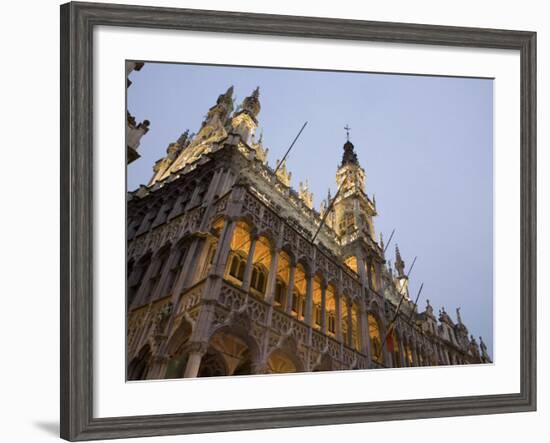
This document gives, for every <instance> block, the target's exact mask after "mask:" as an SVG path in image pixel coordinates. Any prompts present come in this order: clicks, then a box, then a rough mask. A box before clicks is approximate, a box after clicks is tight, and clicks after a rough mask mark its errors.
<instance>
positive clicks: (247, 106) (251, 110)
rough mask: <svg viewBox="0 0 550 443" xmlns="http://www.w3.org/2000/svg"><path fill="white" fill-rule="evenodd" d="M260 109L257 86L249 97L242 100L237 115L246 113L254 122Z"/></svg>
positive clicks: (258, 88)
mask: <svg viewBox="0 0 550 443" xmlns="http://www.w3.org/2000/svg"><path fill="white" fill-rule="evenodd" d="M261 109H262V107H261V105H260V87H259V86H258V87H257V88H256V89H254V91H252V94H251V95H249V96H248V97H246V98H245V99H244V100H243V102H242V105H241V107H240V111H239V112H238V114H242V113H246V114H248V115H249V116H250V117H252V118H253V119H254V120H255V119H256V117H257V115H258V114H259V113H260V110H261Z"/></svg>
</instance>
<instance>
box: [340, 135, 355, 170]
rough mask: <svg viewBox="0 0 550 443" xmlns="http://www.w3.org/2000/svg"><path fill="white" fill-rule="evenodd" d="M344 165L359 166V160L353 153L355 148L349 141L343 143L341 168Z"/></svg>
mask: <svg viewBox="0 0 550 443" xmlns="http://www.w3.org/2000/svg"><path fill="white" fill-rule="evenodd" d="M344 165H357V166H359V160H358V159H357V154H356V153H355V147H354V146H353V143H352V142H350V141H349V140H348V141H347V142H346V143H344V155H343V156H342V166H344Z"/></svg>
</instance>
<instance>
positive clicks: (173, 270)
mask: <svg viewBox="0 0 550 443" xmlns="http://www.w3.org/2000/svg"><path fill="white" fill-rule="evenodd" d="M186 253H187V246H185V245H181V244H179V245H176V253H175V255H174V257H173V259H172V263H171V264H170V271H169V273H168V279H167V281H166V286H165V289H164V290H165V291H166V292H167V295H170V294H172V291H173V290H174V289H175V286H176V281H177V278H178V276H179V275H180V273H181V271H182V269H183V263H184V262H185V257H186V255H187V254H186Z"/></svg>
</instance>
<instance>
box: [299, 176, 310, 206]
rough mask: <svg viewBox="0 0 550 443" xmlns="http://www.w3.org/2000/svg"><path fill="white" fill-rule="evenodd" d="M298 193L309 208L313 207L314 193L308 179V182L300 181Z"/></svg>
mask: <svg viewBox="0 0 550 443" xmlns="http://www.w3.org/2000/svg"><path fill="white" fill-rule="evenodd" d="M298 194H299V196H300V198H301V199H302V201H303V202H304V203H305V205H306V206H307V207H308V208H309V209H312V208H313V194H312V193H311V192H310V190H309V184H308V182H307V180H306V182H305V183H304V182H300V188H299V191H298Z"/></svg>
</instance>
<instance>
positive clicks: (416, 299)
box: [407, 282, 424, 323]
mask: <svg viewBox="0 0 550 443" xmlns="http://www.w3.org/2000/svg"><path fill="white" fill-rule="evenodd" d="M423 287H424V282H422V284H421V285H420V289H419V290H418V294H416V298H415V299H414V305H413V307H412V310H411V314H410V315H409V319H408V320H407V323H410V322H411V319H412V316H413V314H414V310H415V309H416V306H417V304H418V299H419V298H420V293H421V292H422V288H423Z"/></svg>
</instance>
